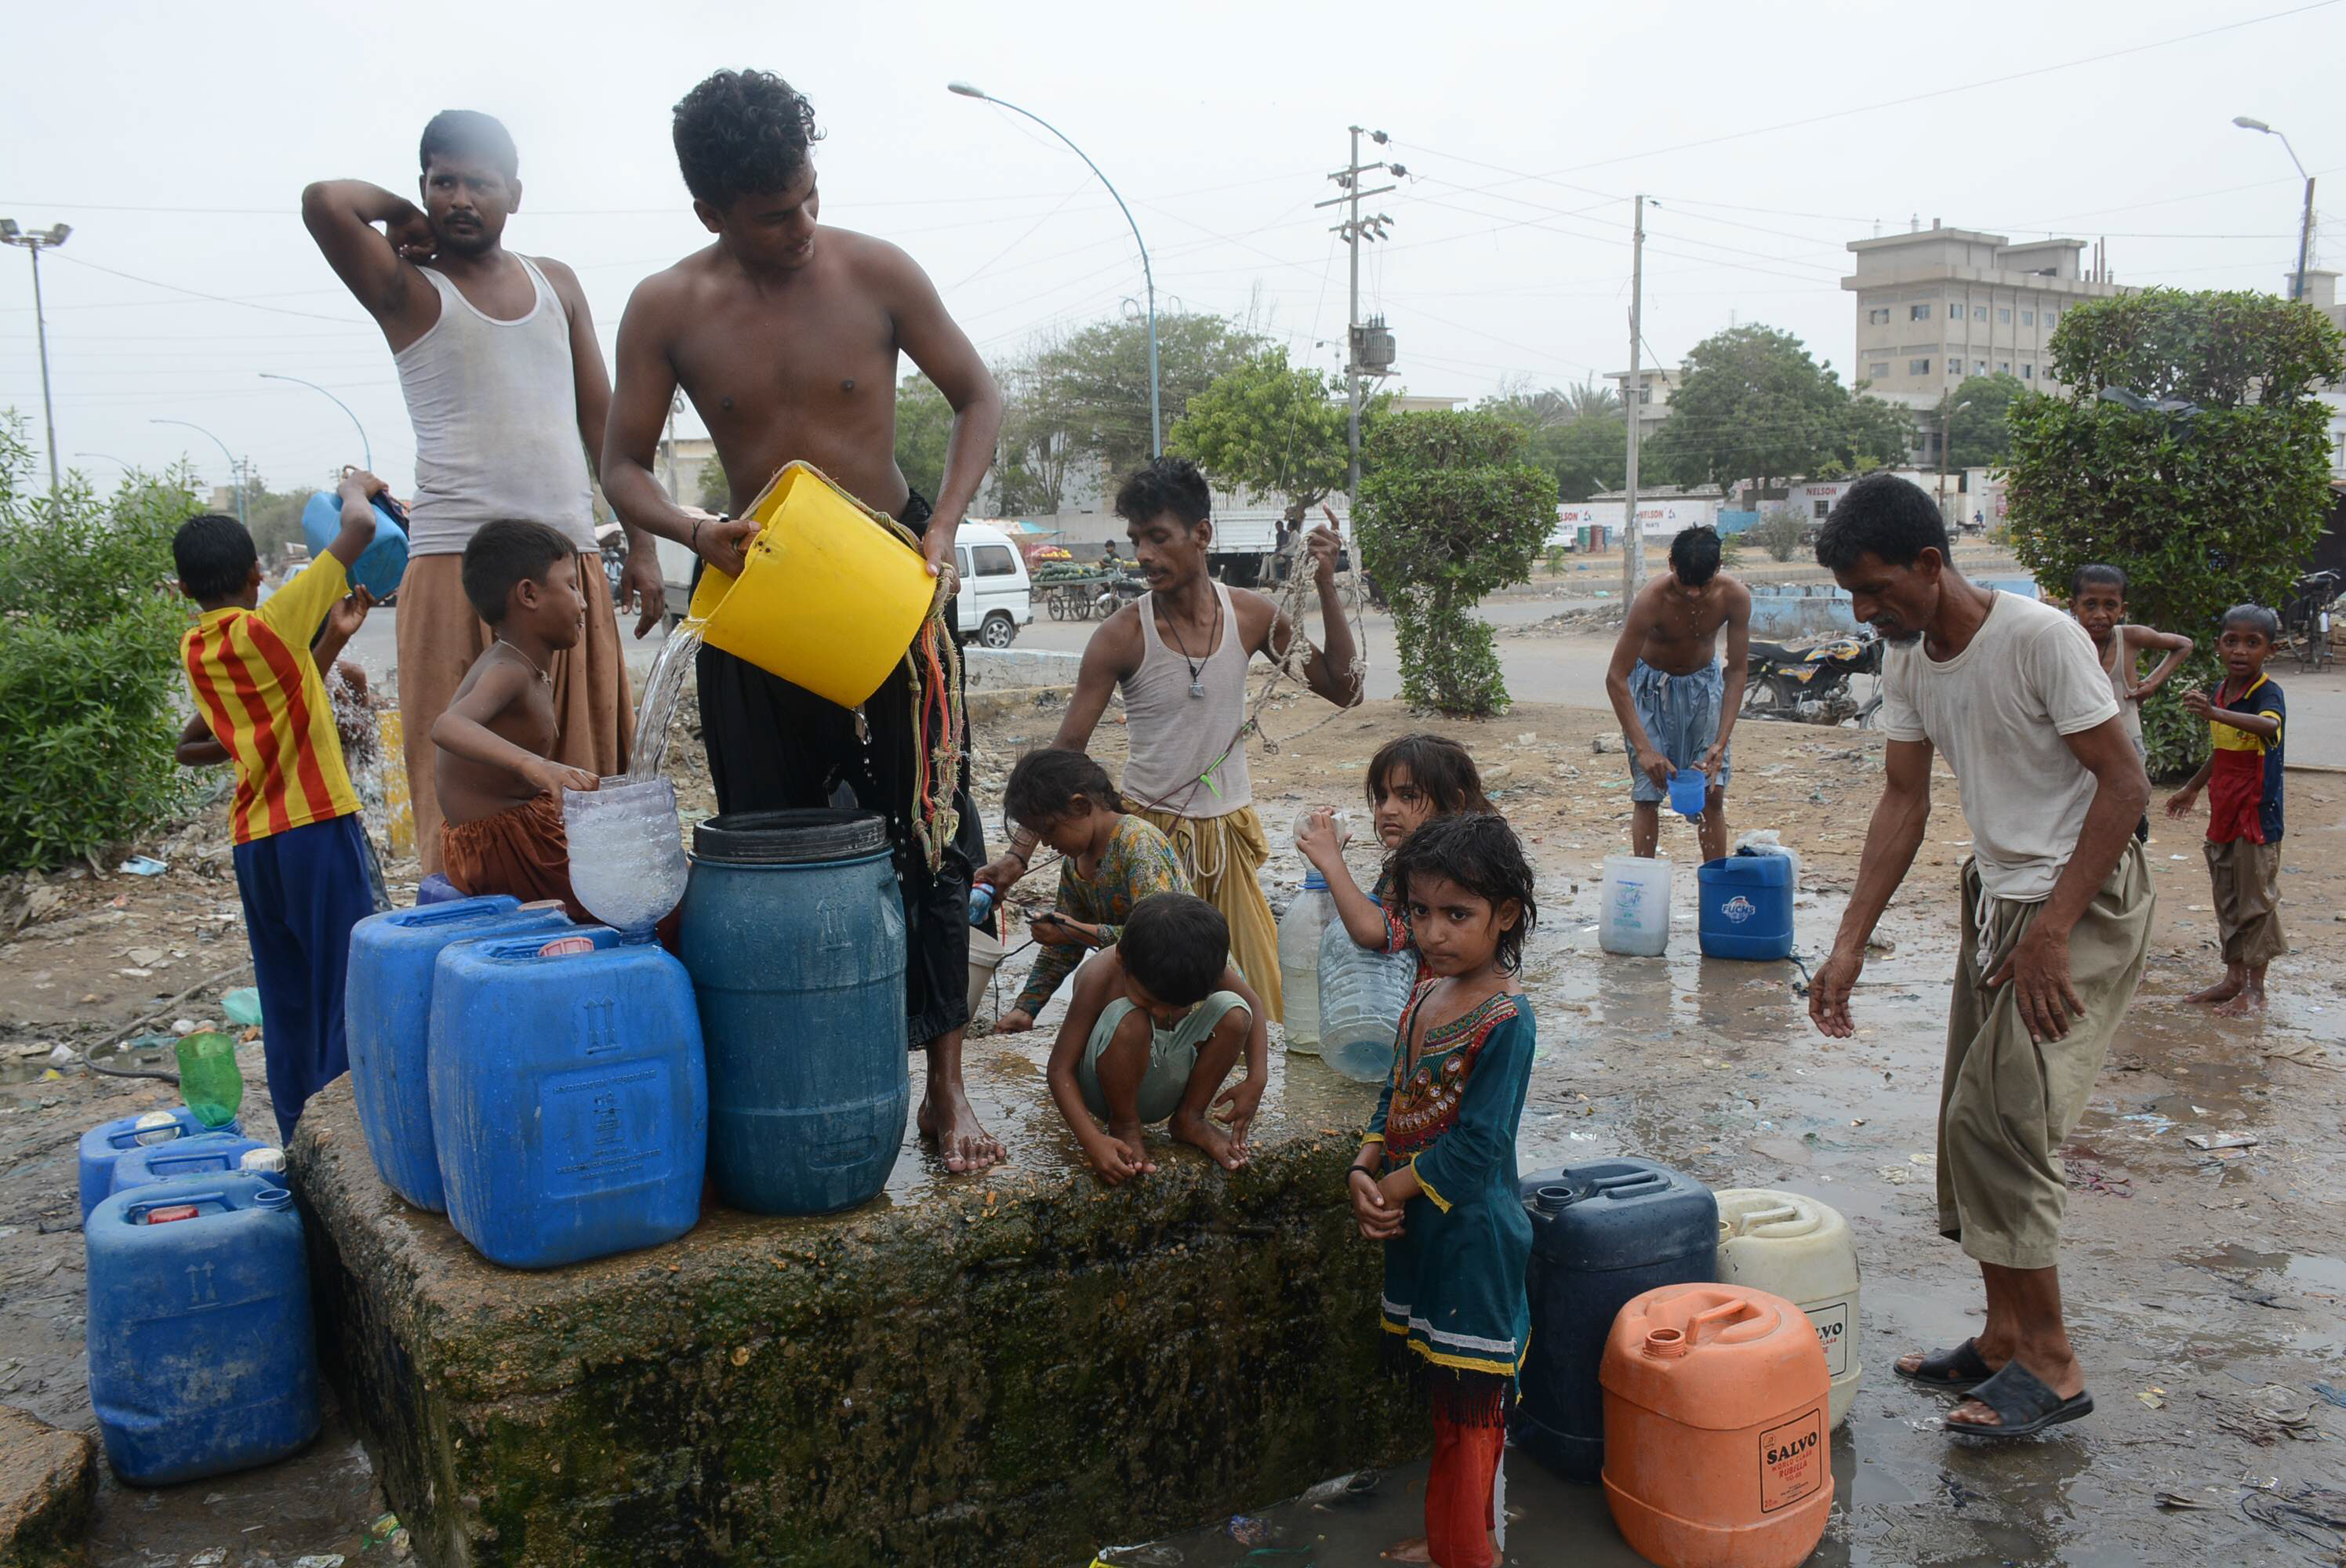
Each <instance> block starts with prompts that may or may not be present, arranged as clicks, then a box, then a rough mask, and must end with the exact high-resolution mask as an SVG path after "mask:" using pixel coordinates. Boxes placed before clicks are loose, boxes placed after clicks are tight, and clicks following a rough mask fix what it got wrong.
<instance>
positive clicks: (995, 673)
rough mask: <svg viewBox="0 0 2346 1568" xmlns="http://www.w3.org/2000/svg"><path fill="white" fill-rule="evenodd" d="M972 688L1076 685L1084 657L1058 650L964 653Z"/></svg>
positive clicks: (976, 650)
mask: <svg viewBox="0 0 2346 1568" xmlns="http://www.w3.org/2000/svg"><path fill="white" fill-rule="evenodd" d="M962 658H963V667H964V670H965V671H966V673H967V676H968V680H969V687H970V689H971V690H972V691H976V690H977V689H979V688H980V687H1022V686H1073V685H1074V684H1075V682H1076V675H1077V674H1078V673H1079V672H1080V671H1081V670H1082V668H1083V663H1084V656H1083V655H1081V654H1079V653H1066V652H1062V651H1060V650H1058V649H1056V648H1021V647H1007V648H986V647H966V648H964V649H963V650H962Z"/></svg>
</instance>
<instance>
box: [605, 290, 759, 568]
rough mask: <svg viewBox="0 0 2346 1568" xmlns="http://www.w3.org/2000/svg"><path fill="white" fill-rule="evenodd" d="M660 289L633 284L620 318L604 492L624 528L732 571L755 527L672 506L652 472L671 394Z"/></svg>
mask: <svg viewBox="0 0 2346 1568" xmlns="http://www.w3.org/2000/svg"><path fill="white" fill-rule="evenodd" d="M659 288H660V280H659V279H658V278H657V277H655V278H648V279H647V280H644V281H643V282H642V283H640V284H638V285H637V288H636V291H635V294H634V296H633V297H631V298H630V299H629V300H627V311H626V312H625V313H624V314H623V315H621V316H620V318H619V349H618V362H619V374H618V384H617V386H616V387H615V388H614V389H613V390H612V393H611V416H610V419H609V420H608V421H607V423H606V425H605V428H604V433H603V463H602V476H603V494H604V495H605V496H607V498H609V500H610V503H611V509H612V510H613V511H615V512H617V514H619V521H620V523H622V524H625V525H626V526H627V527H629V528H633V529H637V530H640V531H641V532H642V533H645V534H655V535H658V536H659V537H661V538H663V539H673V540H675V541H677V543H678V544H680V545H688V546H690V547H691V549H692V550H693V552H694V553H695V554H697V555H699V557H700V558H701V559H702V560H704V561H706V562H708V563H709V565H712V566H714V567H716V568H717V569H718V570H719V571H720V572H729V573H734V574H739V572H740V570H741V568H742V566H743V565H745V562H744V560H743V557H742V554H741V552H742V551H743V549H744V548H745V547H747V545H749V543H750V540H751V539H754V538H756V537H757V535H758V525H757V524H754V523H751V522H749V521H747V520H746V519H743V518H739V517H728V518H713V517H710V516H709V514H707V513H704V512H702V511H700V510H699V509H698V508H693V509H690V510H688V509H686V508H684V507H681V506H678V505H677V504H675V503H674V502H672V501H670V500H669V499H668V494H667V493H666V492H665V491H663V490H661V489H660V486H659V481H658V480H656V479H654V478H653V477H652V460H653V459H654V458H655V457H656V456H657V455H658V452H659V437H660V426H661V425H663V424H665V423H667V422H668V400H669V399H671V398H673V397H675V396H676V370H675V368H674V367H673V366H671V365H670V364H669V363H668V322H667V321H666V320H665V318H664V314H663V307H664V305H665V301H663V300H661V299H660V297H659Z"/></svg>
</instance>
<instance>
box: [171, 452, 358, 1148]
mask: <svg viewBox="0 0 2346 1568" xmlns="http://www.w3.org/2000/svg"><path fill="white" fill-rule="evenodd" d="M384 488H385V486H384V484H383V482H382V480H380V479H377V478H376V477H375V476H374V475H372V473H360V472H358V471H357V470H355V469H352V470H350V471H348V472H346V473H344V474H343V475H342V485H341V494H342V529H341V531H340V532H339V533H337V534H336V535H334V538H333V542H332V543H331V544H330V545H327V546H326V550H325V553H324V554H323V555H320V556H319V557H318V558H317V559H316V560H314V561H311V563H310V564H309V565H307V566H305V567H303V568H302V569H301V572H300V573H298V574H297V575H295V576H294V578H293V580H292V581H291V582H289V583H287V584H286V585H284V586H283V587H281V588H280V589H278V590H277V592H276V593H274V594H272V595H270V598H269V602H268V603H267V604H265V605H264V604H261V603H260V557H259V555H258V554H257V553H256V552H255V550H254V549H253V545H252V535H250V534H248V533H246V532H245V530H244V527H243V525H242V524H240V523H238V522H237V521H236V520H235V519H234V518H230V517H218V516H200V517H191V518H189V519H188V521H187V522H185V523H183V524H180V526H179V533H178V534H177V535H174V536H173V538H172V540H171V558H172V561H173V564H174V565H177V566H178V568H179V591H180V592H181V593H183V594H185V595H187V596H188V597H189V598H191V599H193V600H195V601H196V605H197V607H198V609H199V611H200V612H201V613H200V615H199V616H198V618H197V621H196V624H195V625H194V626H191V627H190V628H189V631H188V634H187V636H184V637H182V638H181V639H180V642H179V662H180V664H181V665H182V666H183V667H185V668H186V670H187V672H188V689H189V693H190V694H191V695H192V696H193V697H194V698H195V703H196V715H195V718H192V719H190V720H189V723H188V726H187V728H186V729H185V730H183V731H182V732H181V733H180V737H179V751H178V757H179V760H180V761H181V762H183V763H187V764H190V765H200V764H203V763H212V762H233V763H235V765H236V799H235V801H234V803H233V804H232V806H231V807H230V820H231V822H232V824H233V826H234V830H235V835H236V851H235V859H236V887H237V891H238V893H239V894H240V896H241V897H242V898H243V901H244V928H245V934H246V936H247V937H248V938H250V942H251V944H252V968H253V975H254V979H255V981H256V982H257V983H258V984H259V986H260V1010H261V1020H262V1025H263V1028H264V1030H265V1033H264V1034H263V1036H262V1046H263V1050H264V1052H265V1053H266V1057H267V1062H268V1072H269V1098H270V1104H271V1105H272V1106H273V1107H274V1108H275V1110H276V1113H277V1130H278V1133H279V1135H280V1136H281V1137H282V1138H284V1139H285V1140H286V1141H287V1142H289V1143H290V1142H291V1140H292V1137H293V1124H294V1121H295V1120H296V1119H297V1118H298V1117H299V1116H300V1115H301V1106H302V1105H303V1104H304V1103H305V1102H307V1101H308V1099H309V1098H310V1096H311V1095H313V1094H315V1093H317V1092H318V1091H319V1090H320V1089H321V1088H323V1087H325V1086H326V1084H329V1083H331V1081H332V1080H334V1079H335V1078H337V1077H340V1076H341V1075H342V1073H343V1072H344V1071H346V1070H347V1069H348V1068H349V1065H350V1054H349V1051H348V1048H347V1047H346V1046H345V1044H343V1033H342V981H343V976H344V972H345V971H346V969H347V967H348V963H349V957H350V943H351V927H352V926H353V925H355V924H357V923H358V922H359V921H362V920H363V919H365V918H366V917H367V916H368V915H370V914H372V913H373V912H374V897H373V893H372V888H371V885H370V882H369V879H368V875H367V860H366V840H365V839H364V837H363V832H362V829H361V827H360V825H359V816H358V809H359V803H358V797H357V796H356V795H355V794H353V793H352V789H351V781H350V776H349V775H348V774H347V773H346V772H345V771H344V770H343V768H342V742H341V741H340V740H339V739H338V738H336V736H335V733H334V710H333V705H332V704H331V702H330V701H329V700H328V699H327V697H326V687H325V682H324V680H323V679H322V678H321V676H320V671H321V669H323V668H326V667H330V666H331V664H332V663H333V659H334V656H335V655H336V654H338V653H340V652H341V651H342V644H343V643H344V642H346V641H347V640H349V637H350V636H351V634H352V632H354V631H356V630H357V629H358V626H359V623H360V622H361V621H362V620H364V619H365V618H366V604H367V602H366V599H365V597H364V596H353V595H352V593H351V586H350V576H349V571H350V565H351V563H352V562H353V561H356V560H357V559H358V558H359V553H360V552H361V551H362V550H364V549H365V548H366V547H367V545H369V544H370V543H372V540H373V538H374V507H373V504H372V498H373V497H374V496H375V495H377V494H381V493H382V490H383V489H384ZM321 627H322V628H324V630H325V636H324V637H322V638H318V633H319V631H320V629H321ZM313 638H318V645H317V647H315V649H314V650H313V649H312V647H311V639H313Z"/></svg>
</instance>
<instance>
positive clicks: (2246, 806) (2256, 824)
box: [2167, 605, 2289, 1018]
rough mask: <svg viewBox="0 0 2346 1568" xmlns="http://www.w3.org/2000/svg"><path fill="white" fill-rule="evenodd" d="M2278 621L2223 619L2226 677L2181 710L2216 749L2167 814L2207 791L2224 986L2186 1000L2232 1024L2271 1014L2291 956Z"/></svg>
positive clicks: (2259, 616)
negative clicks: (2276, 977)
mask: <svg viewBox="0 0 2346 1568" xmlns="http://www.w3.org/2000/svg"><path fill="white" fill-rule="evenodd" d="M2277 636H2280V617H2279V616H2276V615H2274V614H2273V613H2272V612H2271V611H2270V610H2269V609H2266V608H2265V607H2264V606H2262V605H2234V606H2232V607H2231V608H2230V609H2229V610H2226V611H2225V612H2224V624H2223V630H2222V632H2221V634H2220V636H2219V640H2218V643H2217V645H2216V646H2217V654H2218V657H2219V658H2221V659H2222V660H2223V664H2224V679H2223V681H2222V682H2221V683H2220V684H2219V686H2218V687H2217V688H2216V692H2215V695H2214V696H2213V697H2210V696H2209V695H2208V693H2207V692H2204V691H2196V690H2195V691H2188V692H2185V693H2184V694H2183V706H2184V707H2185V708H2188V709H2189V710H2190V711H2191V713H2192V714H2193V715H2194V716H2195V717H2197V718H2204V719H2206V720H2207V721H2208V736H2209V738H2211V739H2212V740H2213V741H2214V742H2215V751H2214V753H2213V754H2212V755H2210V756H2209V757H2208V760H2207V761H2206V762H2204V763H2202V764H2201V765H2200V768H2199V771H2198V772H2197V773H2194V774H2193V775H2192V776H2191V781H2190V782H2189V783H2188V784H2186V785H2185V786H2183V788H2182V789H2178V790H2177V791H2176V792H2175V793H2174V794H2172V795H2170V796H2168V799H2167V814H2168V816H2169V817H2174V818H2178V819H2180V818H2183V817H2188V816H2189V815H2190V814H2191V811H2192V809H2193V808H2195V807H2196V806H2197V805H2198V802H2199V791H2200V790H2201V789H2206V790H2207V791H2208V842H2207V845H2206V849H2207V852H2208V880H2209V881H2211V882H2212V883H2214V885H2215V893H2216V929H2217V930H2218V931H2219V932H2220V933H2221V934H2222V936H2223V939H2224V978H2223V979H2221V980H2219V981H2218V982H2217V983H2215V984H2213V985H2210V986H2208V987H2206V988H2205V989H2203V990H2199V991H2195V992H2193V993H2191V994H2190V995H2188V996H2187V997H2185V998H2184V999H2183V1000H2184V1001H2186V1002H2213V1003H2219V1005H2218V1007H2217V1008H2216V1011H2217V1012H2218V1013H2222V1014H2223V1015H2224V1016H2225V1017H2227V1018H2240V1017H2245V1016H2246V1015H2248V1014H2249V1013H2262V1012H2263V1011H2264V1010H2265V967H2266V966H2267V965H2268V964H2270V963H2271V962H2272V961H2273V960H2274V959H2276V958H2279V957H2280V955H2281V954H2282V953H2284V952H2288V951H2289V942H2288V940H2287V939H2286V938H2284V937H2283V936H2282V935H2281V932H2280V835H2281V809H2280V804H2281V732H2282V730H2283V729H2284V728H2286V724H2287V719H2288V717H2289V704H2288V703H2286V702H2285V701H2283V700H2282V698H2281V692H2280V682H2279V681H2276V680H2274V679H2272V678H2271V677H2270V676H2268V675H2266V674H2265V660H2266V659H2267V658H2269V657H2271V656H2272V649H2273V639H2274V638H2275V637H2277Z"/></svg>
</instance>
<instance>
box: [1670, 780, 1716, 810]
mask: <svg viewBox="0 0 2346 1568" xmlns="http://www.w3.org/2000/svg"><path fill="white" fill-rule="evenodd" d="M1709 789H1710V775H1709V774H1708V773H1705V772H1704V771H1703V770H1702V769H1699V768H1681V769H1678V771H1677V772H1675V773H1673V774H1671V775H1670V809H1671V810H1673V811H1676V812H1677V813H1678V815H1679V816H1681V817H1699V816H1701V815H1702V805H1703V797H1704V795H1706V794H1707V793H1709Z"/></svg>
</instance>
